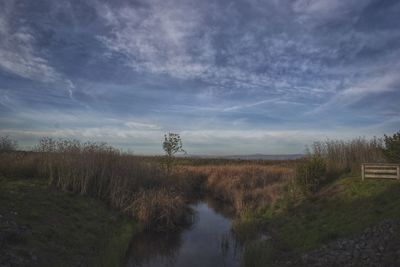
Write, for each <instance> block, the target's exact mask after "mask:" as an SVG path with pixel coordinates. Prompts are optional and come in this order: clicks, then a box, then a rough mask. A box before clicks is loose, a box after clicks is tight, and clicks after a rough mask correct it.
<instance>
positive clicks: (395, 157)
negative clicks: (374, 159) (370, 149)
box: [384, 131, 400, 163]
mask: <svg viewBox="0 0 400 267" xmlns="http://www.w3.org/2000/svg"><path fill="white" fill-rule="evenodd" d="M384 141H385V148H384V154H385V156H386V158H387V159H388V160H389V161H391V162H396V163H397V162H400V131H399V132H397V133H395V134H393V135H392V136H388V135H386V134H385V137H384Z"/></svg>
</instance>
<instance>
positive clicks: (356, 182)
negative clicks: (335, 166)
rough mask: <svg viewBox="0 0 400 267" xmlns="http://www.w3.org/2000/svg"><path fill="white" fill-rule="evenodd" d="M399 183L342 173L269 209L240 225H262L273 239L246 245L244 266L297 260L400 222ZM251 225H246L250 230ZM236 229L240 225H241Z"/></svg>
mask: <svg viewBox="0 0 400 267" xmlns="http://www.w3.org/2000/svg"><path fill="white" fill-rule="evenodd" d="M399 195H400V183H399V182H398V181H395V180H392V181H390V180H366V181H365V182H362V181H361V178H360V177H359V176H348V175H345V176H343V177H341V178H340V179H338V180H336V181H334V182H333V183H331V184H329V185H326V186H324V187H323V188H322V189H321V190H320V191H319V192H318V193H317V194H316V195H315V196H313V197H312V198H310V199H307V200H305V201H303V202H302V203H300V204H299V205H296V206H293V207H291V208H289V209H286V210H280V209H276V210H271V209H267V210H265V211H264V212H263V213H260V214H257V215H253V216H252V217H250V218H248V219H247V222H246V223H244V225H242V226H241V227H242V228H243V227H247V228H251V227H250V226H251V225H252V224H253V225H252V226H253V227H255V226H254V225H257V226H258V227H260V224H261V227H260V228H259V229H264V230H265V231H267V232H268V233H270V234H272V237H273V238H272V240H273V241H262V242H256V243H252V244H251V245H248V246H247V249H246V253H245V256H244V260H245V266H265V264H270V263H272V262H274V261H276V260H281V259H282V258H287V257H296V255H300V254H301V253H304V252H306V251H309V250H312V249H315V248H318V247H320V246H321V245H323V244H327V243H329V242H331V241H334V240H338V239H341V238H351V237H353V236H354V235H357V234H359V233H361V232H362V231H363V230H364V229H365V228H366V227H369V226H371V225H374V224H376V223H378V222H380V221H382V220H383V219H400V198H399V197H398V196H399ZM249 225H250V226H249ZM239 229H240V227H239Z"/></svg>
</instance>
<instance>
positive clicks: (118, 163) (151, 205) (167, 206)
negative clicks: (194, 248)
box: [0, 138, 201, 230]
mask: <svg viewBox="0 0 400 267" xmlns="http://www.w3.org/2000/svg"><path fill="white" fill-rule="evenodd" d="M0 159H1V163H0V174H2V175H4V176H6V177H24V178H30V177H40V178H41V179H46V180H47V181H48V184H49V186H50V187H53V188H57V189H59V190H61V191H66V192H74V193H78V194H81V195H88V196H91V197H94V198H97V199H101V200H103V201H105V202H106V203H108V204H109V205H110V206H111V207H113V208H115V209H117V210H119V211H120V212H123V213H125V214H127V215H129V216H131V217H134V218H136V219H137V220H139V221H140V222H141V223H142V224H143V225H144V227H145V228H150V227H151V228H152V229H153V230H165V229H169V228H174V227H177V226H179V225H180V224H181V223H182V220H184V219H185V216H184V213H186V212H187V208H186V207H187V204H186V199H185V196H186V195H188V194H190V192H194V191H196V190H198V188H199V186H200V184H201V179H200V178H199V177H198V176H193V177H192V176H190V175H186V174H183V173H179V172H176V173H175V174H174V176H173V175H172V174H170V173H167V172H166V171H165V170H164V168H163V167H162V166H161V165H160V164H157V163H155V162H148V161H144V160H141V159H140V158H138V157H134V156H131V155H127V154H124V153H122V152H120V151H119V150H117V149H115V148H113V147H111V146H108V145H106V144H104V143H91V142H87V143H82V142H79V141H77V140H62V139H59V140H54V139H51V138H44V139H42V140H41V141H40V142H39V143H38V145H37V146H36V148H35V152H18V151H7V152H2V153H0Z"/></svg>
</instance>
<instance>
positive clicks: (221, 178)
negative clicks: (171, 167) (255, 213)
mask: <svg viewBox="0 0 400 267" xmlns="http://www.w3.org/2000/svg"><path fill="white" fill-rule="evenodd" d="M184 171H185V172H191V173H195V174H197V175H200V176H204V177H205V179H206V182H205V190H206V191H207V192H209V193H211V194H212V195H213V196H214V197H215V198H218V199H220V200H222V201H225V202H228V203H229V204H231V205H233V207H234V208H235V210H236V212H237V213H238V214H241V213H243V212H245V211H246V210H249V209H257V208H262V207H266V206H271V205H274V204H275V202H276V200H277V199H278V198H279V196H280V193H281V190H282V188H283V186H284V185H285V184H286V181H287V180H288V178H289V177H290V176H291V175H292V174H293V170H292V169H291V168H289V167H282V166H266V165H257V164H246V165H245V164H243V165H217V166H213V165H210V166H188V167H184Z"/></svg>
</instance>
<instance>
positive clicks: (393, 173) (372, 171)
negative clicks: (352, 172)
mask: <svg viewBox="0 0 400 267" xmlns="http://www.w3.org/2000/svg"><path fill="white" fill-rule="evenodd" d="M361 175H362V180H363V181H364V180H365V179H368V178H376V179H397V180H400V164H387V163H363V164H361Z"/></svg>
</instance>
